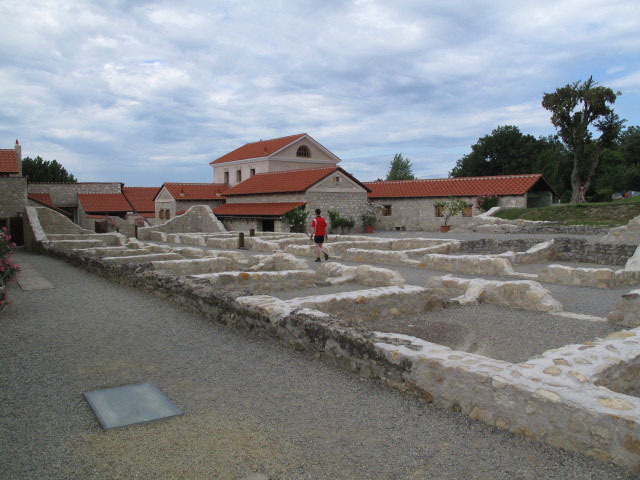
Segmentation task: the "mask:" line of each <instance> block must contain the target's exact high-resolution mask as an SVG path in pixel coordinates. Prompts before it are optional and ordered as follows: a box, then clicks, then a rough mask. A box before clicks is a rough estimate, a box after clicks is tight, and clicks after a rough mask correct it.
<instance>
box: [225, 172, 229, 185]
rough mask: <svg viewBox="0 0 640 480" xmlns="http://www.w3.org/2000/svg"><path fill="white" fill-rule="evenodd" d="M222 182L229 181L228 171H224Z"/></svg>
mask: <svg viewBox="0 0 640 480" xmlns="http://www.w3.org/2000/svg"><path fill="white" fill-rule="evenodd" d="M224 183H226V184H228V183H229V172H224Z"/></svg>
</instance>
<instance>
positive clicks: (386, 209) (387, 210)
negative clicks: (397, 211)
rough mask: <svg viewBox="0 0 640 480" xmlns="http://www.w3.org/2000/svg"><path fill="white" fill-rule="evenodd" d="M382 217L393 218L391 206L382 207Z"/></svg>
mask: <svg viewBox="0 0 640 480" xmlns="http://www.w3.org/2000/svg"><path fill="white" fill-rule="evenodd" d="M382 216H383V217H389V216H391V205H383V206H382Z"/></svg>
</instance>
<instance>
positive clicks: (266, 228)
mask: <svg viewBox="0 0 640 480" xmlns="http://www.w3.org/2000/svg"><path fill="white" fill-rule="evenodd" d="M262 231H263V232H273V231H274V224H273V220H266V219H265V220H262Z"/></svg>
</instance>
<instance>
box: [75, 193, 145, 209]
mask: <svg viewBox="0 0 640 480" xmlns="http://www.w3.org/2000/svg"><path fill="white" fill-rule="evenodd" d="M78 202H80V203H81V204H82V208H84V211H85V212H87V213H96V212H130V211H132V210H133V209H132V207H131V205H129V202H127V199H126V198H125V196H124V195H122V194H121V193H79V194H78Z"/></svg>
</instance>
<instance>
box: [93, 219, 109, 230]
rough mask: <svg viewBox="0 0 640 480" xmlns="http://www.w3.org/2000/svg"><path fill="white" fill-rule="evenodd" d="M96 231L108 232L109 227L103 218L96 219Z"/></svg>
mask: <svg viewBox="0 0 640 480" xmlns="http://www.w3.org/2000/svg"><path fill="white" fill-rule="evenodd" d="M96 233H109V227H108V226H107V222H105V221H104V220H98V221H97V222H96Z"/></svg>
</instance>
